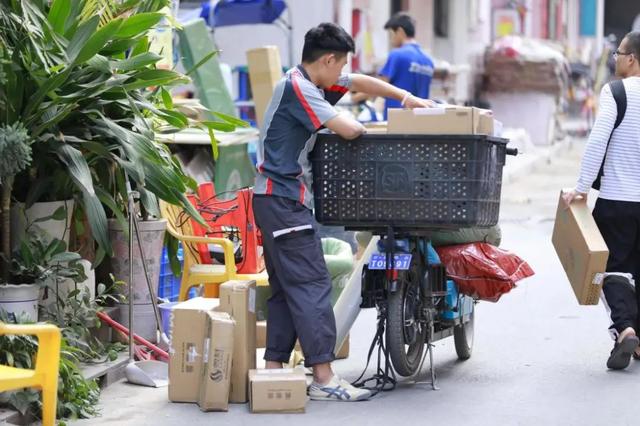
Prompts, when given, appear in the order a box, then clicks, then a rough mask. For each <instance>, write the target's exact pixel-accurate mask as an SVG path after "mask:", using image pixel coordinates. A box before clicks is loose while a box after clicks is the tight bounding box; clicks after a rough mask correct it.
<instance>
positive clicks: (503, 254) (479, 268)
mask: <svg viewBox="0 0 640 426" xmlns="http://www.w3.org/2000/svg"><path fill="white" fill-rule="evenodd" d="M436 251H437V252H438V255H439V256H440V260H441V261H442V264H443V265H445V266H446V268H447V274H448V275H449V276H450V277H451V279H453V280H454V281H455V282H456V284H457V285H458V290H459V291H460V293H462V294H466V295H467V296H472V297H474V298H476V299H480V300H487V301H489V302H497V301H498V299H500V296H502V295H503V294H505V293H508V292H509V291H511V289H512V288H513V287H515V286H516V283H517V282H518V281H520V280H522V279H524V278H527V277H530V276H532V275H533V274H534V272H533V269H531V267H530V266H529V264H528V263H527V262H525V261H524V260H522V259H520V258H519V257H518V256H516V255H515V254H513V253H510V252H508V251H506V250H502V249H499V248H498V247H495V246H492V245H491V244H487V243H472V244H461V245H455V246H446V247H437V248H436Z"/></svg>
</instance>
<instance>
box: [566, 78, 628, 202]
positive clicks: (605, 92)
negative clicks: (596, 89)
mask: <svg viewBox="0 0 640 426" xmlns="http://www.w3.org/2000/svg"><path fill="white" fill-rule="evenodd" d="M624 88H625V91H626V92H627V110H626V113H625V116H624V119H623V120H622V123H620V126H618V128H617V129H616V130H614V131H613V136H612V137H611V142H610V143H609V148H608V149H607V141H608V140H609V135H611V131H612V130H613V127H614V125H615V122H616V117H617V115H618V110H617V107H616V102H615V100H614V99H613V94H612V93H611V88H610V87H609V85H608V84H607V85H605V86H604V87H603V88H602V92H601V93H600V106H599V112H598V116H597V118H596V122H595V124H594V126H593V129H592V130H591V135H590V136H589V142H588V143H587V147H586V150H585V153H584V157H583V159H582V166H581V169H580V178H579V179H578V184H577V185H576V190H577V191H578V192H582V193H588V192H589V189H590V188H591V185H592V184H593V181H595V180H596V177H597V176H598V171H599V170H600V165H601V164H602V160H603V158H605V151H606V153H607V155H606V159H605V163H604V174H603V176H602V181H601V185H600V195H599V196H600V198H604V199H606V200H615V201H631V202H640V77H629V78H626V79H624Z"/></svg>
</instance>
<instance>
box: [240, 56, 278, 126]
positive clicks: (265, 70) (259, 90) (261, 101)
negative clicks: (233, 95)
mask: <svg viewBox="0 0 640 426" xmlns="http://www.w3.org/2000/svg"><path fill="white" fill-rule="evenodd" d="M247 65H248V68H249V80H250V81H251V92H252V93H253V102H254V104H255V110H256V119H257V121H258V126H261V125H262V123H263V120H264V114H265V112H266V110H267V106H268V105H269V102H270V101H271V97H272V96H273V90H274V89H275V87H276V84H278V81H280V79H281V78H282V63H281V61H280V52H279V51H278V47H277V46H264V47H260V48H258V49H251V50H247Z"/></svg>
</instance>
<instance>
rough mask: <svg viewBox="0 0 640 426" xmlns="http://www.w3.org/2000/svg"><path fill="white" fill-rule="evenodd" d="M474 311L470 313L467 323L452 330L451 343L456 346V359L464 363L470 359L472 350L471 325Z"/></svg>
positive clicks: (473, 319)
mask: <svg viewBox="0 0 640 426" xmlns="http://www.w3.org/2000/svg"><path fill="white" fill-rule="evenodd" d="M475 311H476V310H475V309H474V310H472V311H471V315H470V316H469V321H467V322H465V323H463V324H461V325H456V326H455V327H454V329H453V341H454V343H455V345H456V354H458V359H460V360H461V361H465V360H467V359H469V358H471V351H472V350H473V323H474V321H475V315H476V314H475Z"/></svg>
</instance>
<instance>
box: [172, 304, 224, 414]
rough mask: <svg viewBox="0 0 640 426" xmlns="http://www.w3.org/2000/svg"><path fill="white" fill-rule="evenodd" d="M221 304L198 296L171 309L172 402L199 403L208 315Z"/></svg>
mask: <svg viewBox="0 0 640 426" xmlns="http://www.w3.org/2000/svg"><path fill="white" fill-rule="evenodd" d="M219 304H220V301H219V300H218V299H205V298H203V297H196V298H194V299H190V300H187V301H185V302H182V303H179V304H177V305H175V306H174V307H173V309H172V310H171V314H170V322H171V348H170V350H169V400H171V401H173V402H197V401H198V392H199V388H200V376H201V374H202V360H203V354H204V341H205V338H206V334H207V327H208V326H207V318H208V316H207V313H208V312H210V311H212V310H213V309H215V308H216V307H217V306H218V305H219Z"/></svg>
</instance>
